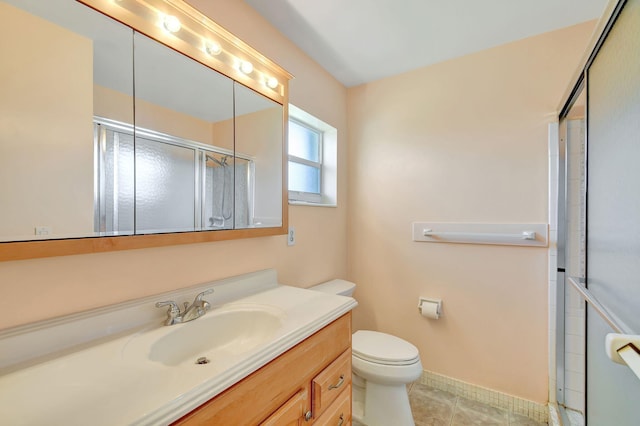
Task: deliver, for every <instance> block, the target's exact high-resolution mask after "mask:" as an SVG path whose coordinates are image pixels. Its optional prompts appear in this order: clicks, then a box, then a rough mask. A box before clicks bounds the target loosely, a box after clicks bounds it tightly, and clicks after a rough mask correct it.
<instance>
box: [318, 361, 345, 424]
mask: <svg viewBox="0 0 640 426" xmlns="http://www.w3.org/2000/svg"><path fill="white" fill-rule="evenodd" d="M350 385H351V349H347V350H346V351H344V352H343V353H342V355H340V356H339V357H338V358H336V359H335V360H334V361H333V362H332V363H331V364H329V365H328V366H327V367H326V368H325V369H324V370H322V372H321V373H320V374H318V375H317V376H316V377H315V378H314V379H313V382H312V387H313V391H312V395H313V417H314V418H317V417H318V416H320V415H321V414H322V412H323V411H324V410H325V409H326V408H327V407H328V406H329V405H330V404H331V403H332V402H333V401H335V399H336V398H337V397H338V396H339V395H340V394H341V393H342V391H343V390H345V389H346V388H347V387H349V388H350Z"/></svg>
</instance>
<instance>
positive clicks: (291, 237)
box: [287, 226, 296, 246]
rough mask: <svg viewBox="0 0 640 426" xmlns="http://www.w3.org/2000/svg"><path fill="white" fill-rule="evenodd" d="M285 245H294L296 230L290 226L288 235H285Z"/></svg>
mask: <svg viewBox="0 0 640 426" xmlns="http://www.w3.org/2000/svg"><path fill="white" fill-rule="evenodd" d="M287 245H288V246H295V245H296V229H295V228H294V227H292V226H290V227H289V233H288V234H287Z"/></svg>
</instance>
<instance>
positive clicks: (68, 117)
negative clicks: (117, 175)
mask: <svg viewBox="0 0 640 426" xmlns="http://www.w3.org/2000/svg"><path fill="white" fill-rule="evenodd" d="M0 15H1V16H2V25H0V40H3V41H2V49H1V52H0V53H1V55H2V59H1V60H0V61H1V62H0V93H1V95H0V182H2V183H3V184H2V185H0V235H1V236H2V237H14V238H25V237H27V238H28V237H30V236H33V235H34V227H36V226H47V227H50V228H51V231H52V232H53V233H54V234H56V235H71V236H74V235H75V236H78V235H87V234H89V233H91V232H93V125H92V108H91V105H92V102H93V93H92V87H93V46H92V43H91V40H89V39H86V38H84V37H81V36H79V35H77V34H75V33H73V32H70V31H68V30H65V29H64V28H62V27H59V26H57V25H54V24H51V23H48V22H46V21H43V20H42V19H40V18H37V17H34V16H32V15H30V14H28V13H25V12H23V11H21V10H19V9H16V8H14V7H13V6H9V5H7V4H5V3H0ZM9 58H10V59H9ZM71 83H73V84H71ZM52 108H53V109H55V110H56V111H58V112H59V114H56V115H55V118H54V119H52V115H51V113H50V112H51V109H52ZM82 165H84V167H81V166H82ZM68 204H73V205H74V206H76V208H74V209H71V210H70V209H67V208H65V207H64V206H65V205H68Z"/></svg>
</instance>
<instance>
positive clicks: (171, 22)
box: [162, 15, 182, 33]
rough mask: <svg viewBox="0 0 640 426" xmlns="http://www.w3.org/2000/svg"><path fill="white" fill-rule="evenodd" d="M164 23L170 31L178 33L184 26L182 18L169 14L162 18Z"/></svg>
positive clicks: (165, 27)
mask: <svg viewBox="0 0 640 426" xmlns="http://www.w3.org/2000/svg"><path fill="white" fill-rule="evenodd" d="M162 25H163V26H164V29H165V30H167V31H169V32H170V33H177V32H178V31H180V28H182V25H181V24H180V20H179V19H178V18H176V17H175V16H173V15H167V16H165V17H164V19H163V20H162Z"/></svg>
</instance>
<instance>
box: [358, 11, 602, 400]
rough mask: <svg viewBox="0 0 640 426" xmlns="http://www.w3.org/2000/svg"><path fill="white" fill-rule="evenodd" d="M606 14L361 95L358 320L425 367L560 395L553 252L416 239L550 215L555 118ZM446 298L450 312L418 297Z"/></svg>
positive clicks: (365, 88) (533, 394)
mask: <svg viewBox="0 0 640 426" xmlns="http://www.w3.org/2000/svg"><path fill="white" fill-rule="evenodd" d="M593 26H594V23H592V22H591V23H585V24H581V25H578V26H575V27H571V28H568V29H563V30H560V31H556V32H551V33H547V34H543V35H540V36H537V37H532V38H529V39H525V40H522V41H518V42H515V43H511V44H508V45H504V46H500V47H496V48H493V49H489V50H486V51H482V52H479V53H476V54H472V55H468V56H464V57H461V58H458V59H454V60H450V61H447V62H444V63H441V64H437V65H434V66H430V67H426V68H423V69H419V70H417V71H413V72H410V73H407V74H403V75H398V76H395V77H391V78H387V79H384V80H381V81H378V82H374V83H371V84H365V85H362V86H358V87H355V88H353V89H350V90H349V98H348V108H349V110H348V121H349V129H350V133H349V166H350V167H349V171H350V175H349V178H350V182H349V194H350V197H349V205H350V206H352V208H351V209H350V216H349V228H348V229H349V234H348V241H349V276H350V278H351V279H353V280H354V281H355V282H356V283H357V284H358V287H357V289H356V294H355V296H356V298H357V299H358V301H359V303H360V306H359V307H358V308H357V309H356V311H355V316H354V327H355V328H356V329H358V328H371V329H378V330H381V331H385V332H390V333H393V334H396V335H398V336H401V337H403V338H405V339H407V340H409V341H410V342H412V343H414V344H415V345H416V346H418V348H419V350H420V354H421V357H422V362H423V365H424V368H425V369H427V370H431V371H435V372H437V373H439V374H443V375H446V376H450V377H454V378H456V379H459V380H463V381H466V382H470V383H473V384H477V385H480V386H484V387H487V388H491V389H495V390H498V391H502V392H506V393H509V394H512V395H516V396H520V397H522V398H526V399H530V400H534V401H537V402H545V401H546V400H547V394H548V389H547V250H546V249H539V248H526V247H515V248H514V247H505V246H479V245H465V244H457V245H456V244H429V243H414V242H412V241H411V231H410V228H411V222H413V221H433V222H438V221H441V222H495V223H509V222H521V223H527V222H530V223H547V221H548V220H547V168H548V167H547V162H548V151H547V124H548V123H549V122H550V121H552V120H554V118H555V116H554V114H553V113H554V109H555V107H556V105H558V103H559V101H560V99H559V97H560V96H561V94H562V93H563V91H564V89H565V87H566V85H567V84H568V82H569V78H570V77H571V74H572V73H573V71H574V67H575V66H576V64H577V61H578V59H579V58H580V55H581V53H582V51H583V49H584V47H585V46H586V43H587V41H588V38H589V36H590V33H591V30H592V29H593ZM419 296H426V297H435V298H442V299H443V303H444V306H443V307H444V315H443V317H442V318H441V319H440V320H438V321H432V320H427V319H425V318H422V317H421V316H419V314H418V310H417V304H418V297H419Z"/></svg>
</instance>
